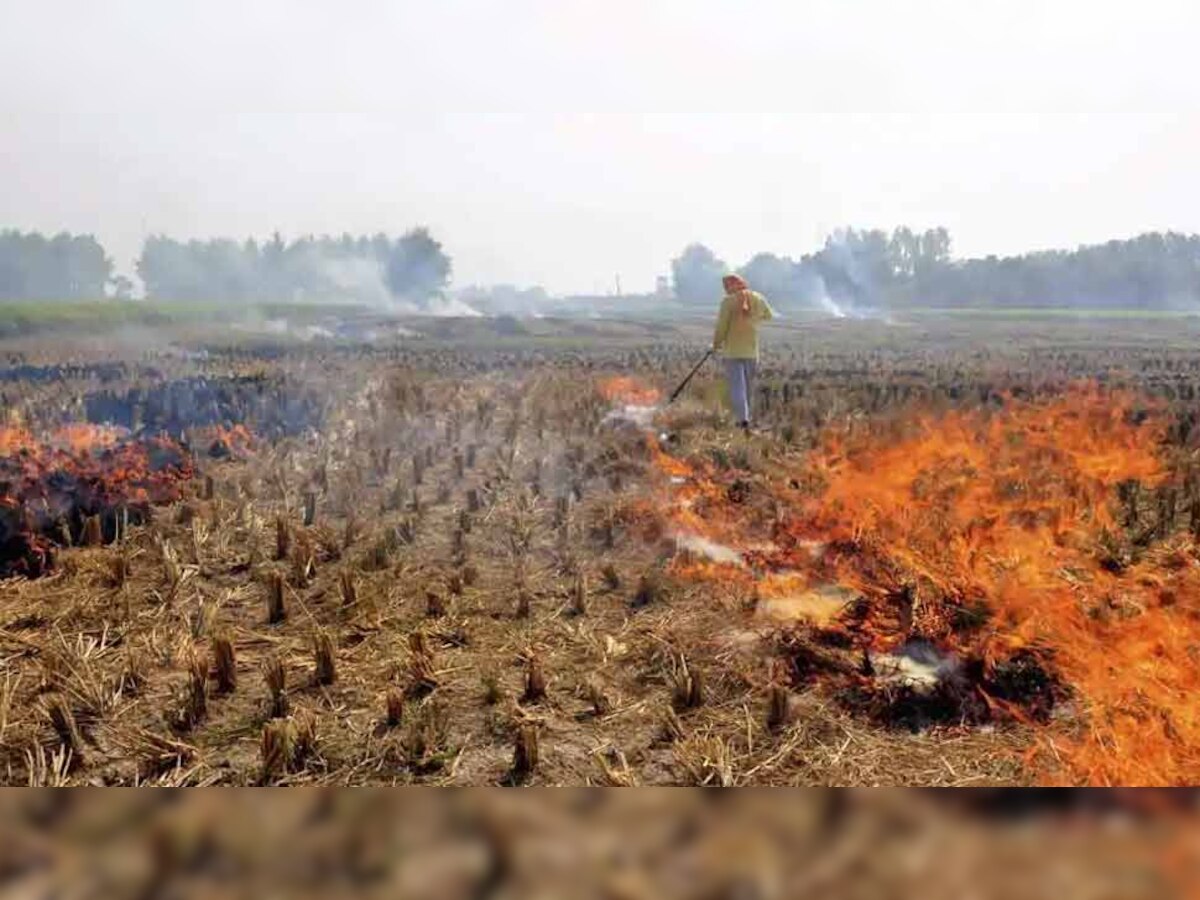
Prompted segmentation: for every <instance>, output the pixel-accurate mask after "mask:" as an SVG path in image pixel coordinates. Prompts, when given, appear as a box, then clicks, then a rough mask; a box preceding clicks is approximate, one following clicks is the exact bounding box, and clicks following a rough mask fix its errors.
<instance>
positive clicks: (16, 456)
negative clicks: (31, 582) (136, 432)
mask: <svg viewBox="0 0 1200 900" xmlns="http://www.w3.org/2000/svg"><path fill="white" fill-rule="evenodd" d="M191 476H192V463H191V458H190V456H189V455H188V453H187V452H186V451H185V450H184V449H183V448H182V447H180V446H179V445H178V444H176V443H175V442H173V441H171V440H167V439H162V438H144V439H139V440H132V439H130V438H129V437H128V435H127V434H125V432H124V431H123V430H122V429H119V428H113V427H107V426H97V425H83V424H73V425H67V426H64V427H63V428H60V429H58V430H56V431H53V432H51V433H50V434H47V435H45V436H44V437H42V438H40V439H39V438H37V437H35V436H34V435H33V434H32V433H31V432H30V431H29V430H27V429H25V428H20V427H7V428H0V577H5V576H11V575H26V576H30V577H36V576H38V575H42V574H44V573H45V572H46V571H47V570H48V569H49V568H50V567H51V565H52V562H53V552H52V550H53V547H54V546H55V545H63V544H67V543H77V542H79V541H81V540H84V539H85V536H86V534H87V530H88V522H89V520H92V521H93V522H94V523H95V524H94V525H93V526H92V527H93V531H92V535H93V537H94V538H98V539H99V540H102V541H103V540H111V539H112V537H113V536H114V535H115V533H116V531H117V528H118V522H119V521H128V522H129V523H130V524H138V523H140V522H143V521H145V519H146V518H147V516H148V515H149V511H150V507H151V506H153V505H155V504H160V503H169V502H171V501H174V500H177V499H179V498H180V496H181V495H182V485H183V483H184V482H185V481H186V480H187V479H189V478H190V477H191Z"/></svg>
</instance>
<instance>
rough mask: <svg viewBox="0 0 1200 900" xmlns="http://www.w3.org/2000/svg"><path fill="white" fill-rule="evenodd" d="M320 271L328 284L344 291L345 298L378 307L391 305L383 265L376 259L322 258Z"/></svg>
mask: <svg viewBox="0 0 1200 900" xmlns="http://www.w3.org/2000/svg"><path fill="white" fill-rule="evenodd" d="M321 271H322V274H323V275H324V276H325V278H326V279H328V281H329V283H330V284H332V285H334V286H335V287H336V289H337V290H339V291H341V292H344V293H345V295H346V298H347V300H353V301H357V302H360V303H367V304H369V305H371V306H378V307H387V306H390V305H391V302H392V297H391V293H390V292H389V291H388V289H387V285H386V284H384V282H383V267H382V266H381V265H380V264H379V261H378V260H374V259H362V258H356V257H347V258H344V259H322V260H321Z"/></svg>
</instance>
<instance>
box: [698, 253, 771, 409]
mask: <svg viewBox="0 0 1200 900" xmlns="http://www.w3.org/2000/svg"><path fill="white" fill-rule="evenodd" d="M722 283H723V284H724V286H725V297H724V299H722V300H721V312H720V313H719V314H718V315H717V327H716V330H715V331H714V332H713V350H714V351H715V352H716V353H719V354H721V358H722V359H723V360H724V361H725V380H726V382H727V383H728V385H729V397H730V400H731V402H732V403H733V414H734V417H735V418H736V419H737V423H738V425H739V427H741V428H742V429H744V430H745V431H746V432H749V431H750V393H751V390H752V389H753V385H754V370H755V368H756V367H757V366H758V323H759V322H766V321H768V320H770V319H772V318H774V316H775V313H774V312H773V311H772V309H771V307H770V306H769V305H768V304H767V301H766V299H765V298H764V297H763V295H762V294H760V293H758V292H757V291H752V290H750V287H749V285H747V284H746V282H745V281H743V280H742V279H741V277H740V276H738V275H726V276H725V277H724V278H723V279H722Z"/></svg>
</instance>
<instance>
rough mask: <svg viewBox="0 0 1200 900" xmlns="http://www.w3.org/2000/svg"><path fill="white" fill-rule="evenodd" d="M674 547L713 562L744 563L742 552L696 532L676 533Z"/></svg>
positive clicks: (739, 564) (732, 564)
mask: <svg viewBox="0 0 1200 900" xmlns="http://www.w3.org/2000/svg"><path fill="white" fill-rule="evenodd" d="M675 548H676V549H677V550H684V551H686V552H688V553H691V554H694V555H695V556H703V557H704V558H705V559H710V560H712V561H713V562H715V563H725V564H727V565H731V566H742V565H745V560H743V559H742V554H740V553H738V552H737V551H736V550H734V549H733V548H732V547H726V546H725V545H724V544H718V543H717V542H716V541H710V540H709V539H708V538H706V537H701V536H700V535H698V534H677V535H676V536H675Z"/></svg>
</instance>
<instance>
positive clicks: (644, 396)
mask: <svg viewBox="0 0 1200 900" xmlns="http://www.w3.org/2000/svg"><path fill="white" fill-rule="evenodd" d="M596 390H597V391H599V393H600V396H601V397H603V398H604V399H605V400H607V401H609V402H610V403H625V404H628V405H629V406H653V405H654V404H656V403H658V401H659V400H660V399H662V391H660V390H659V389H658V388H656V387H651V386H650V385H647V384H645V383H644V382H641V381H639V380H638V379H636V378H630V377H628V376H626V375H616V376H613V377H612V378H605V379H604V380H602V381H601V382H600V383H599V384H598V385H597V386H596Z"/></svg>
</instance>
